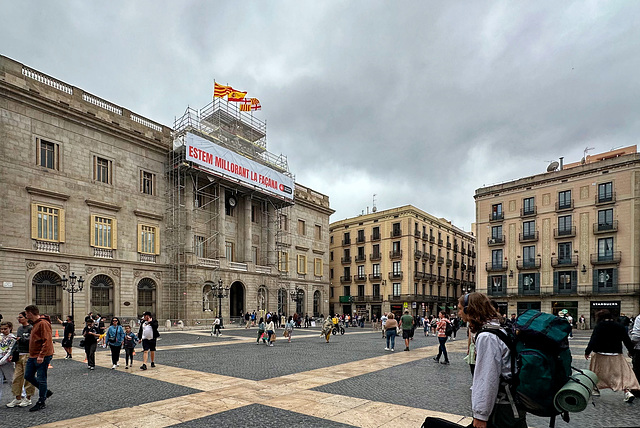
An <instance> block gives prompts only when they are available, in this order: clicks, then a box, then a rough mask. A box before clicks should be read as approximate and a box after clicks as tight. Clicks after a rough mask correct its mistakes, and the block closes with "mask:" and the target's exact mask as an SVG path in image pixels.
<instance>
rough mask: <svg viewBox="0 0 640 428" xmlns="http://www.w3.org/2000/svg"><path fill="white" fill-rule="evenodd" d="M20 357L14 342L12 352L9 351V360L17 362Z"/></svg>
mask: <svg viewBox="0 0 640 428" xmlns="http://www.w3.org/2000/svg"><path fill="white" fill-rule="evenodd" d="M19 359H20V352H18V345H17V344H16V345H15V346H14V347H13V352H12V353H11V361H12V362H14V363H17V362H18V360H19Z"/></svg>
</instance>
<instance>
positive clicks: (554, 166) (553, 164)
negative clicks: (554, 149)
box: [547, 161, 560, 172]
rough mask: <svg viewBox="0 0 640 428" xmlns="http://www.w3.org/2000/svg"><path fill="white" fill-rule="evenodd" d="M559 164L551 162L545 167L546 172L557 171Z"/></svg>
mask: <svg viewBox="0 0 640 428" xmlns="http://www.w3.org/2000/svg"><path fill="white" fill-rule="evenodd" d="M559 166H560V164H559V163H558V162H557V161H552V162H551V163H550V164H549V166H548V167H547V172H553V171H555V170H557V169H558V167H559Z"/></svg>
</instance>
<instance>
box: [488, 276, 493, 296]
mask: <svg viewBox="0 0 640 428" xmlns="http://www.w3.org/2000/svg"><path fill="white" fill-rule="evenodd" d="M487 294H488V295H490V296H491V295H492V294H493V292H492V290H491V276H487Z"/></svg>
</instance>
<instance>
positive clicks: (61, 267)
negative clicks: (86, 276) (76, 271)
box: [56, 265, 69, 272]
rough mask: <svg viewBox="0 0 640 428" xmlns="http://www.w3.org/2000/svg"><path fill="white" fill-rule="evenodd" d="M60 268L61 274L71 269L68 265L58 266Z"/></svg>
mask: <svg viewBox="0 0 640 428" xmlns="http://www.w3.org/2000/svg"><path fill="white" fill-rule="evenodd" d="M56 266H58V269H60V272H66V271H67V270H68V269H69V267H68V266H67V265H56Z"/></svg>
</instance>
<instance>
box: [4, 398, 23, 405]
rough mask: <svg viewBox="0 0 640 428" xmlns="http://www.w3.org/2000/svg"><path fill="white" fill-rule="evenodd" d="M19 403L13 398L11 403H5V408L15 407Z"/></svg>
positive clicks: (19, 401)
mask: <svg viewBox="0 0 640 428" xmlns="http://www.w3.org/2000/svg"><path fill="white" fill-rule="evenodd" d="M20 403H22V400H16V399H15V398H14V399H13V401H9V402H8V403H7V407H16V406H19V405H20Z"/></svg>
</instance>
